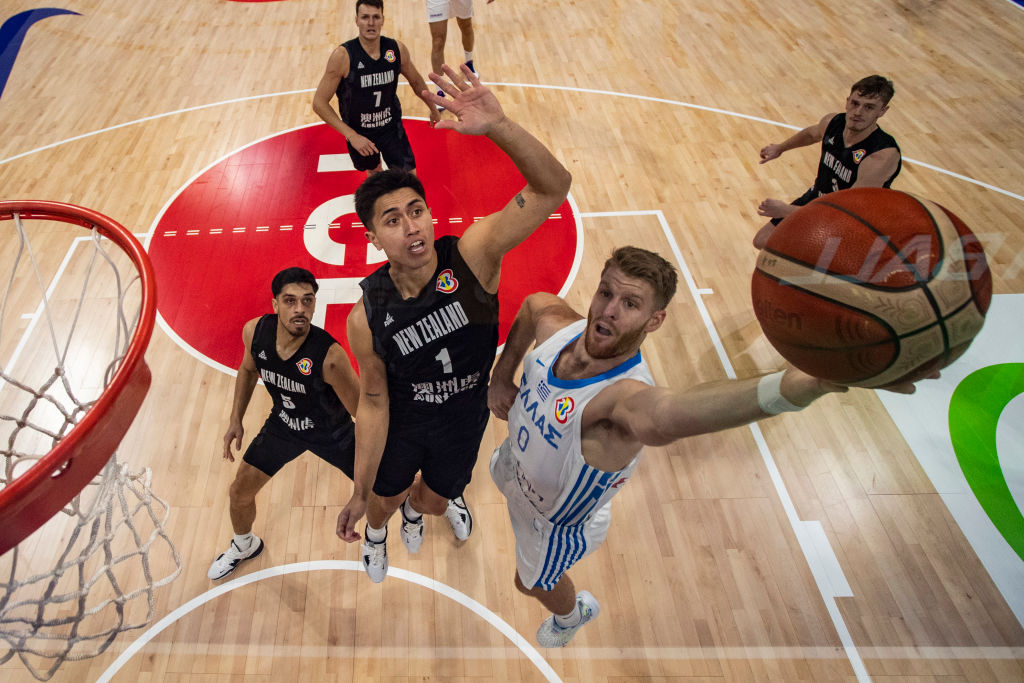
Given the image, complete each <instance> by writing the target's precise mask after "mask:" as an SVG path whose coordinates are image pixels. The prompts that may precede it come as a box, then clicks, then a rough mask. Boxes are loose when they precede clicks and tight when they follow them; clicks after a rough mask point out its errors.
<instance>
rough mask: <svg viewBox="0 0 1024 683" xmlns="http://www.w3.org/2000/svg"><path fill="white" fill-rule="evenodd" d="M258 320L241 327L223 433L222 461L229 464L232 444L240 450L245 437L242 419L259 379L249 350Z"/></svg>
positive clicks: (232, 456)
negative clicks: (239, 357) (237, 362)
mask: <svg viewBox="0 0 1024 683" xmlns="http://www.w3.org/2000/svg"><path fill="white" fill-rule="evenodd" d="M257 322H259V318H253V319H252V320H250V321H249V322H247V323H246V324H245V325H244V326H243V327H242V347H243V348H244V352H243V354H242V362H241V364H240V365H239V366H238V374H237V375H235V393H234V397H233V398H232V400H231V417H230V418H229V420H228V429H227V431H226V432H225V433H224V459H225V460H228V461H230V462H234V461H235V456H234V454H233V453H232V452H231V446H232V444H234V447H235V450H240V449H241V448H242V437H244V436H245V429H244V428H243V427H242V418H243V417H245V409H246V408H248V407H249V401H250V400H251V399H252V392H253V389H255V388H256V381H257V380H258V379H259V374H258V370H257V369H256V362H255V361H254V360H253V359H252V353H251V352H250V351H249V348H250V347H251V346H252V336H253V334H254V333H255V330H256V323H257Z"/></svg>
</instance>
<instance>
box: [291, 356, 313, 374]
mask: <svg viewBox="0 0 1024 683" xmlns="http://www.w3.org/2000/svg"><path fill="white" fill-rule="evenodd" d="M295 367H297V368H298V369H299V372H301V373H302V374H303V375H308V374H309V373H311V372H312V371H313V361H311V360H310V359H308V358H303V359H302V360H300V361H299V362H298V363H296V364H295Z"/></svg>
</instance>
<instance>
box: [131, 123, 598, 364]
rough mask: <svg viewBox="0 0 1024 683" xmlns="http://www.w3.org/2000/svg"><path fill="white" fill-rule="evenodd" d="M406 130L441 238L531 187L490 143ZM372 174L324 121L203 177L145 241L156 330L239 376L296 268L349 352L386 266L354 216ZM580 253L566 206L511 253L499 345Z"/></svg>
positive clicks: (241, 153)
mask: <svg viewBox="0 0 1024 683" xmlns="http://www.w3.org/2000/svg"><path fill="white" fill-rule="evenodd" d="M404 123H405V129H406V132H407V134H408V136H409V139H410V142H411V144H412V147H413V150H414V151H415V153H416V158H417V160H418V164H417V175H418V176H419V178H420V180H421V181H422V182H423V185H424V189H425V191H426V199H427V205H428V206H429V207H430V209H431V214H432V216H433V219H434V233H435V238H437V237H441V236H443V235H461V234H462V233H463V232H464V231H465V229H466V228H467V227H469V226H470V225H471V224H472V223H473V221H474V220H476V219H477V218H479V217H481V216H484V215H487V213H489V212H491V211H493V210H494V207H495V206H502V205H503V204H504V203H505V202H507V201H508V199H509V198H510V197H512V196H514V195H515V193H516V192H518V191H519V190H520V189H522V185H523V178H522V176H521V175H520V174H519V172H518V171H517V170H516V168H515V166H514V165H513V164H512V162H511V161H510V160H509V159H508V158H507V157H506V156H505V155H504V154H502V153H501V151H500V150H499V149H498V148H497V147H496V146H495V145H494V144H493V143H492V142H490V141H489V140H488V139H487V138H485V137H482V136H480V137H475V136H463V135H459V134H457V133H454V132H452V131H443V130H435V129H432V128H430V126H429V124H428V122H426V121H418V120H405V121H404ZM466 160H470V161H466ZM365 177H366V175H365V174H364V173H361V172H358V171H356V170H354V168H353V167H352V163H351V159H350V158H349V155H348V150H347V147H346V145H345V139H344V138H343V137H342V136H340V135H338V134H337V133H336V132H335V131H334V130H333V129H331V128H329V127H328V126H327V125H326V124H316V125H311V126H304V127H302V128H298V129H295V130H291V131H285V132H283V133H280V134H276V135H273V136H271V137H269V138H266V139H263V140H258V141H256V142H254V143H252V144H250V145H248V146H246V147H243V148H241V149H238V150H235V151H234V152H232V153H230V154H228V155H227V156H226V157H224V158H223V159H221V160H219V161H217V162H215V163H214V164H212V165H211V166H209V167H208V168H206V169H205V170H203V171H201V172H200V173H198V174H197V175H196V176H195V177H194V178H193V179H192V180H191V181H190V182H189V183H187V184H186V185H185V186H184V187H182V188H181V189H180V190H179V191H178V192H177V193H176V194H175V195H174V196H173V197H172V198H171V199H170V201H168V203H167V205H166V206H165V208H164V210H163V211H162V212H161V214H160V215H159V216H158V217H157V220H156V221H155V223H154V225H153V227H152V228H151V230H150V233H149V235H148V237H147V248H148V250H149V253H150V257H151V258H152V261H153V264H154V268H155V270H156V276H157V291H158V292H160V294H159V300H158V304H157V307H158V316H159V317H158V319H159V322H160V325H161V326H162V327H163V328H164V329H165V330H166V331H167V332H168V334H169V335H170V336H171V337H172V338H174V339H175V340H176V341H177V342H178V343H179V344H180V345H182V346H183V347H184V348H185V349H186V350H188V351H189V352H190V353H193V354H194V355H196V356H198V357H199V358H200V359H202V360H204V361H206V362H208V363H210V364H211V365H213V366H215V367H218V368H221V369H224V370H227V371H233V370H234V369H235V368H237V367H238V364H239V362H240V361H241V358H242V344H241V329H242V326H243V325H244V324H245V322H246V321H248V320H251V319H252V318H255V317H257V316H259V315H261V314H263V313H268V312H270V298H271V292H270V281H271V279H272V278H273V276H274V275H275V274H276V273H277V272H278V271H280V270H282V269H284V268H288V267H290V266H300V267H302V268H306V269H308V270H310V271H311V272H312V273H313V274H314V275H315V276H316V278H317V281H318V283H319V285H320V288H319V290H318V292H317V297H316V308H315V311H314V314H313V318H312V323H313V324H314V325H317V326H319V327H323V328H324V329H326V330H327V331H328V332H330V333H331V335H332V336H334V338H335V339H337V340H338V341H339V342H341V344H342V345H343V346H345V347H346V349H347V348H348V343H347V339H346V335H345V321H346V318H347V317H348V314H349V312H350V311H351V309H352V306H353V304H355V302H357V301H358V300H359V298H360V296H361V294H362V290H361V289H360V287H359V282H360V281H361V280H362V279H363V278H364V277H366V276H367V275H369V274H370V273H372V272H373V271H374V270H376V269H377V268H379V267H380V266H381V265H382V264H384V263H386V262H387V257H386V256H385V254H384V253H383V252H382V251H379V250H378V249H377V248H376V247H374V246H372V245H371V244H369V242H368V241H367V239H366V236H365V233H366V227H365V226H363V225H362V223H361V222H360V221H359V218H358V217H357V216H356V214H355V198H354V193H355V190H356V188H357V187H358V186H359V184H360V183H361V182H362V181H363V179H364V178H365ZM581 248H582V244H581V241H580V240H579V226H578V224H577V221H576V216H575V215H574V213H573V210H572V207H571V204H570V203H569V202H568V201H566V202H565V203H563V205H562V206H561V207H560V208H559V209H558V211H557V212H556V213H554V214H552V216H551V217H549V219H548V220H547V221H546V222H545V223H544V224H543V225H542V226H541V227H540V228H539V229H538V230H537V231H536V232H535V233H534V234H533V235H532V236H531V237H530V238H528V239H527V240H526V241H524V242H523V243H522V244H521V245H519V246H518V247H517V248H516V249H513V250H512V251H511V252H509V254H508V255H506V257H505V260H504V262H503V267H502V273H503V275H502V279H501V286H500V289H499V292H498V296H499V301H500V304H499V316H500V318H499V335H500V339H501V341H504V337H505V335H506V334H507V332H508V329H509V327H511V324H512V320H513V319H514V317H515V314H516V311H517V310H518V309H519V305H520V303H522V301H523V299H524V298H525V297H526V295H528V294H530V293H532V292H534V291H538V290H545V291H549V292H559V291H562V289H563V288H564V287H566V286H567V282H568V280H569V278H570V276H571V274H572V271H573V268H574V267H575V264H576V263H577V262H578V254H579V250H580V249H581ZM538 264H544V267H543V268H538V267H537V265H538ZM436 286H437V289H438V290H439V291H442V292H445V291H454V290H455V288H457V287H458V286H459V283H458V281H457V280H456V279H455V277H454V276H453V274H452V273H451V272H449V271H445V272H443V273H440V274H439V276H438V277H437V279H436ZM211 321H212V322H211Z"/></svg>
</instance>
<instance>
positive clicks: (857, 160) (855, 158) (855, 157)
mask: <svg viewBox="0 0 1024 683" xmlns="http://www.w3.org/2000/svg"><path fill="white" fill-rule="evenodd" d="M863 158H864V150H862V149H858V150H856V151H854V153H853V163H855V164H859V163H860V160H861V159H863Z"/></svg>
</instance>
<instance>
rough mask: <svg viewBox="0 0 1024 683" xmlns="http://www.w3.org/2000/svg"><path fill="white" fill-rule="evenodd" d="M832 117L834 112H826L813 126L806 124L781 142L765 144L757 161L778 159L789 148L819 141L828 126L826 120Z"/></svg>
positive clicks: (763, 161) (764, 161)
mask: <svg viewBox="0 0 1024 683" xmlns="http://www.w3.org/2000/svg"><path fill="white" fill-rule="evenodd" d="M833 117H835V114H826V115H825V116H824V117H822V119H821V120H820V121H818V122H817V123H815V124H814V125H813V126H807V127H806V128H803V129H801V130H799V131H797V132H796V133H794V134H793V135H791V136H789V137H788V138H786V139H785V140H783V141H782V142H779V143H772V144H770V145H765V146H764V147H762V148H761V153H760V154H761V161H760V162H759V163H762V164H763V163H766V162H769V161H771V160H772V159H778V158H779V157H780V156H782V154H783V153H784V152H788V151H789V150H791V149H796V148H798V147H806V146H807V145H813V144H814V143H816V142H821V140H822V138H824V137H825V129H826V128H828V122H829V121H831V120H832V118H833Z"/></svg>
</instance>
